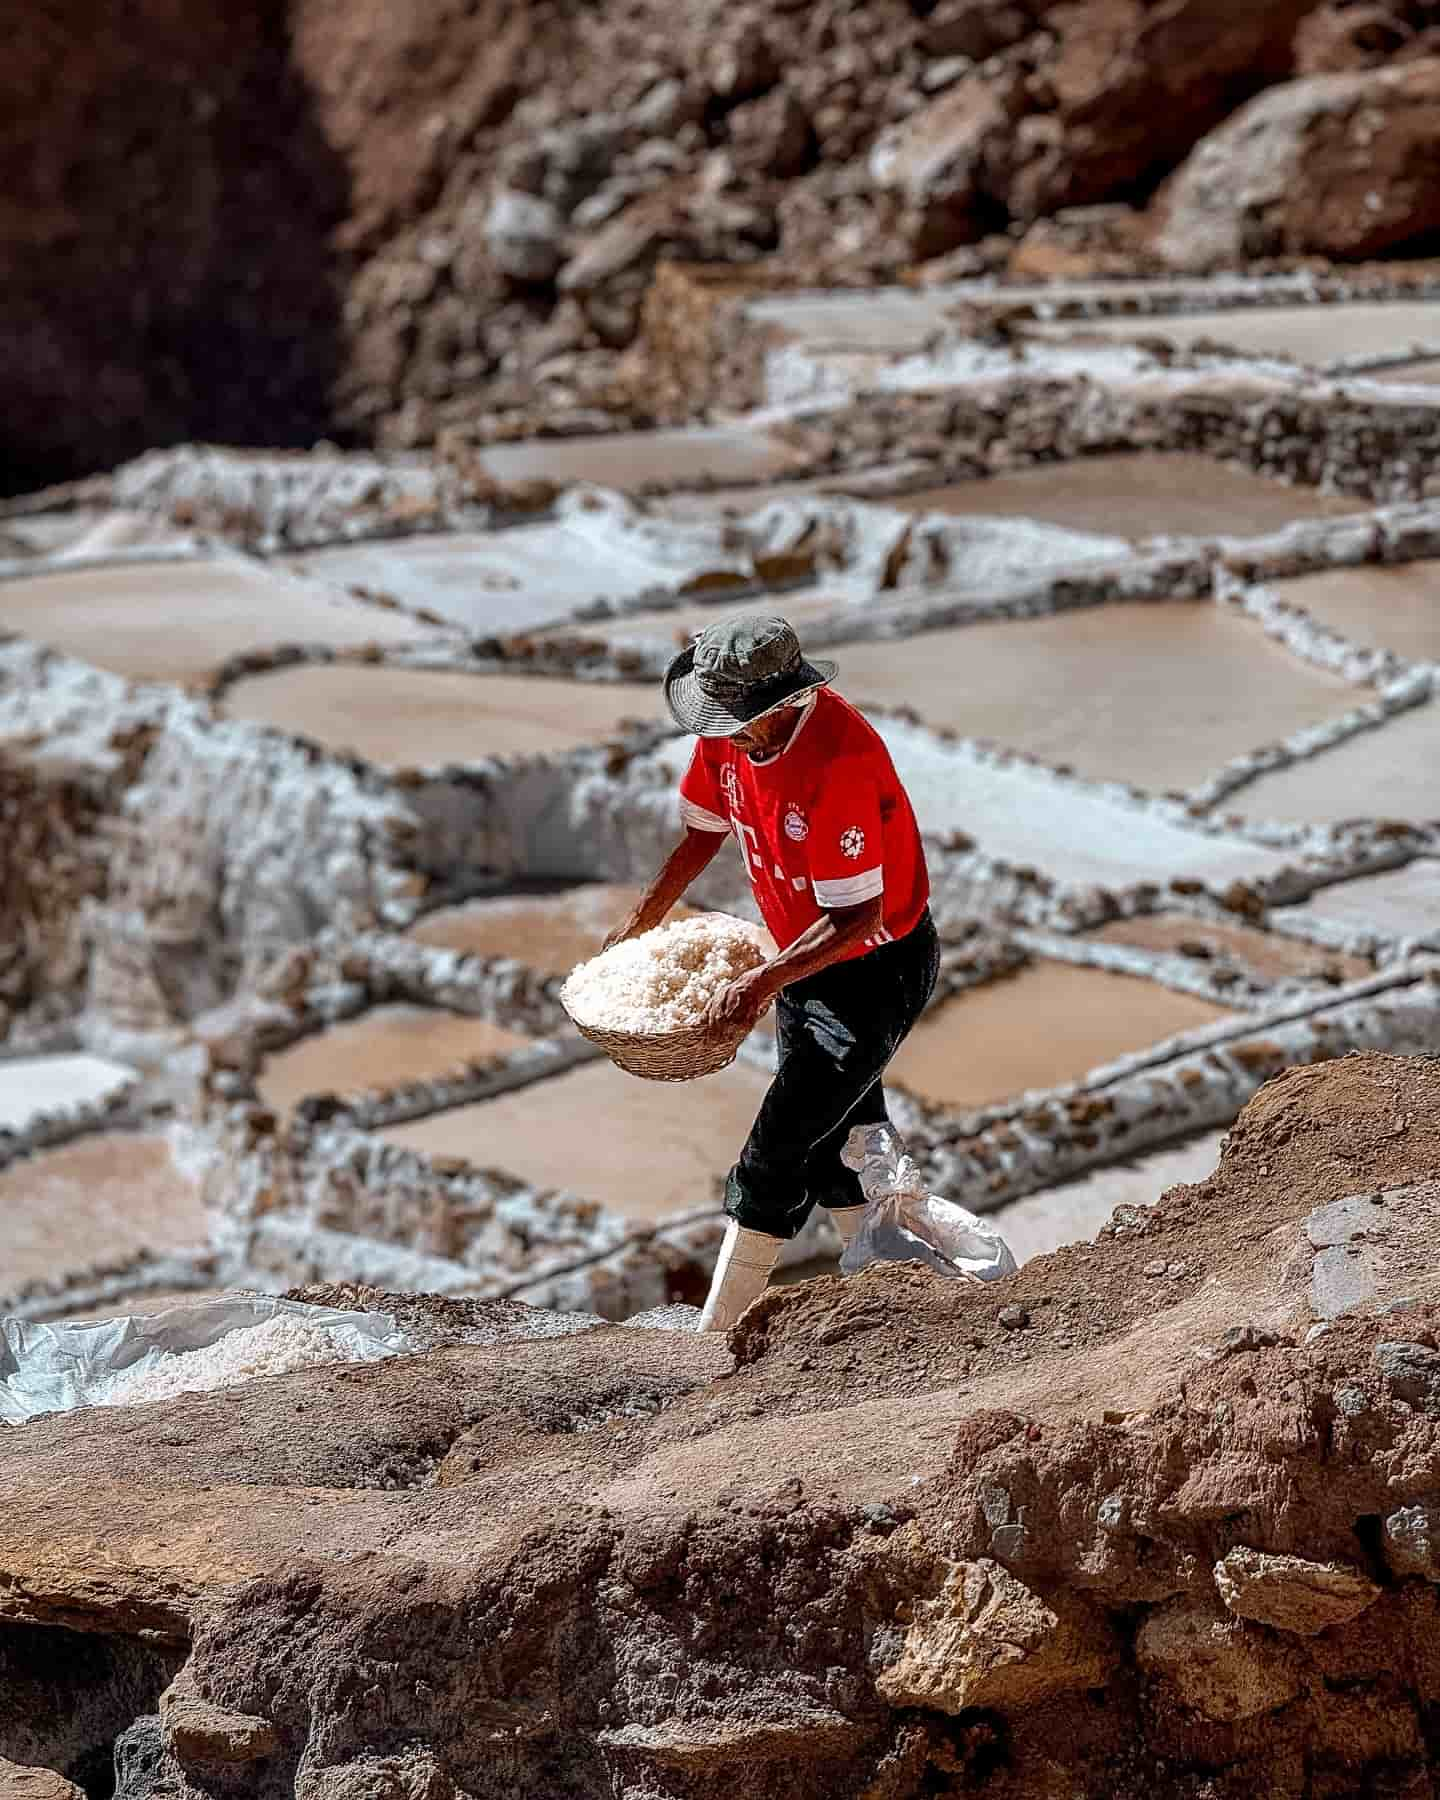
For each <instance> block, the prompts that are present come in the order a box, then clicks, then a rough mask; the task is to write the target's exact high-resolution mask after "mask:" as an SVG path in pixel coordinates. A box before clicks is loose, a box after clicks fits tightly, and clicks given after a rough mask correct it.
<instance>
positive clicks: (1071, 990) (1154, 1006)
mask: <svg viewBox="0 0 1440 1800" xmlns="http://www.w3.org/2000/svg"><path fill="white" fill-rule="evenodd" d="M1233 1016H1234V1015H1233V1014H1232V1013H1229V1012H1227V1011H1225V1010H1224V1009H1223V1008H1221V1007H1218V1006H1211V1005H1210V1004H1209V1002H1208V1001H1205V1000H1197V999H1195V998H1194V997H1193V996H1191V995H1189V994H1179V993H1175V992H1173V991H1172V990H1171V989H1169V988H1164V987H1160V986H1159V985H1158V984H1157V983H1155V982H1150V981H1141V980H1138V979H1136V978H1134V977H1132V976H1128V975H1111V974H1108V973H1107V972H1106V971H1104V970H1101V969H1090V968H1083V967H1079V966H1077V965H1075V964H1071V963H1061V962H1039V963H1032V964H1031V965H1030V966H1029V967H1028V968H1024V969H1021V970H1020V971H1019V973H1018V974H1016V975H1012V976H1006V977H1004V978H1003V979H1001V980H999V981H992V982H987V983H985V985H984V986H982V987H977V988H969V989H967V990H966V991H965V992H964V993H961V994H957V995H955V996H954V997H953V998H952V999H950V1000H946V1001H944V1002H942V1003H941V1004H940V1005H939V1006H936V1007H934V1008H932V1009H931V1011H930V1012H928V1013H927V1014H926V1015H925V1017H924V1018H923V1019H922V1020H921V1021H920V1023H919V1024H918V1025H917V1026H916V1027H915V1029H914V1031H912V1032H911V1034H910V1036H909V1037H908V1038H907V1039H906V1040H905V1042H904V1043H903V1044H902V1045H901V1046H900V1049H899V1051H898V1052H897V1053H896V1056H895V1060H894V1061H893V1062H892V1063H891V1065H890V1079H892V1080H894V1081H897V1082H899V1083H901V1084H902V1085H903V1086H905V1087H907V1088H909V1089H910V1090H911V1091H912V1092H913V1093H916V1094H918V1095H920V1096H921V1098H923V1099H925V1100H929V1101H931V1102H932V1103H934V1104H937V1105H943V1106H946V1107H949V1108H952V1109H954V1108H961V1109H965V1108H972V1107H981V1106H989V1105H992V1104H994V1103H995V1102H997V1101H1001V1100H1009V1099H1012V1098H1014V1097H1016V1096H1018V1095H1020V1094H1024V1093H1028V1092H1029V1091H1030V1090H1031V1089H1032V1088H1049V1087H1055V1086H1057V1085H1059V1084H1060V1083H1061V1082H1067V1081H1076V1080H1078V1079H1079V1078H1080V1077H1081V1076H1082V1075H1084V1074H1086V1073H1087V1072H1088V1071H1089V1070H1091V1069H1094V1068H1098V1067H1099V1066H1101V1065H1102V1064H1104V1063H1108V1062H1111V1061H1113V1060H1114V1059H1115V1058H1116V1057H1118V1056H1123V1055H1125V1054H1127V1053H1128V1052H1130V1051H1134V1050H1143V1049H1145V1048H1146V1047H1147V1046H1148V1045H1150V1044H1154V1043H1158V1042H1159V1041H1160V1039H1162V1038H1167V1037H1172V1036H1174V1035H1175V1034H1176V1033H1177V1032H1181V1031H1193V1030H1196V1029H1197V1028H1198V1027H1200V1026H1202V1025H1213V1024H1216V1023H1218V1022H1219V1021H1220V1020H1222V1019H1228V1018H1232V1017H1233Z"/></svg>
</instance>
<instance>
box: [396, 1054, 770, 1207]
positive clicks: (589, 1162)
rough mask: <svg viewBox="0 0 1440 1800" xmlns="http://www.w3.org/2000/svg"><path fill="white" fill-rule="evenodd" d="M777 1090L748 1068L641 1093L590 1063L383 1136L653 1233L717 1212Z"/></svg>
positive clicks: (606, 1067)
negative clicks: (672, 1220) (723, 1181)
mask: <svg viewBox="0 0 1440 1800" xmlns="http://www.w3.org/2000/svg"><path fill="white" fill-rule="evenodd" d="M769 1084H770V1077H769V1076H768V1075H766V1074H764V1073H763V1072H762V1071H760V1070H758V1069H755V1068H752V1067H751V1066H750V1065H749V1064H747V1063H732V1064H731V1065H730V1067H729V1068H728V1069H723V1070H721V1072H720V1073H719V1074H718V1075H709V1076H706V1077H705V1079H704V1080H702V1081H691V1082H663V1081H639V1080H637V1079H636V1078H635V1077H634V1076H633V1075H626V1074H624V1073H623V1072H622V1071H621V1070H619V1069H617V1068H615V1066H614V1065H613V1064H612V1063H609V1062H595V1063H587V1064H585V1065H583V1066H582V1067H580V1068H576V1069H569V1070H567V1071H566V1072H565V1073H564V1074H563V1075H556V1076H552V1077H551V1078H550V1079H549V1080H547V1081H542V1082H539V1083H537V1084H535V1085H533V1086H531V1087H527V1088H521V1089H519V1090H518V1091H516V1092H514V1093H509V1094H501V1095H498V1096H497V1097H496V1098H495V1099H493V1100H482V1101H478V1102H477V1103H476V1104H475V1105H473V1106H462V1107H457V1108H456V1109H455V1110H454V1111H453V1112H445V1113H437V1114H435V1115H434V1116H433V1117H431V1118H428V1119H417V1120H415V1121H414V1122H413V1123H412V1124H409V1125H397V1126H392V1127H391V1128H389V1129H388V1130H385V1131H382V1132H381V1133H380V1134H379V1135H380V1136H381V1137H383V1138H384V1139H385V1140H386V1142H387V1143H391V1144H401V1145H404V1146H406V1147H407V1148H409V1149H412V1150H421V1151H424V1152H425V1153H426V1154H427V1155H430V1156H460V1157H464V1158H465V1160H466V1161H467V1162H471V1163H474V1164H476V1165H477V1166H480V1167H485V1168H490V1167H497V1168H502V1169H505V1170H506V1171H508V1172H509V1173H510V1174H513V1175H518V1176H519V1177H520V1179H521V1180H522V1181H525V1182H528V1183H531V1184H532V1185H533V1186H535V1187H537V1188H564V1189H568V1190H569V1191H570V1192H571V1193H574V1194H578V1195H580V1196H581V1197H582V1198H584V1199H586V1200H598V1201H599V1202H600V1203H601V1204H602V1205H603V1206H605V1207H607V1208H608V1209H609V1210H610V1211H612V1212H615V1213H618V1214H619V1215H620V1216H621V1217H622V1218H626V1219H633V1220H635V1221H637V1222H650V1221H653V1220H656V1219H661V1218H664V1217H665V1216H666V1215H667V1214H670V1213H677V1212H692V1211H693V1212H703V1211H705V1210H707V1209H708V1208H712V1207H716V1206H718V1205H719V1200H718V1198H717V1190H716V1179H717V1177H723V1176H724V1175H725V1173H726V1171H727V1170H728V1169H729V1168H730V1167H731V1165H732V1164H733V1163H734V1161H735V1158H736V1156H737V1155H738V1154H739V1152H740V1147H741V1145H742V1144H743V1143H744V1141H745V1137H746V1134H747V1133H748V1132H749V1130H750V1126H751V1123H752V1121H753V1120H754V1117H755V1114H756V1112H757V1111H758V1109H759V1106H760V1102H761V1100H762V1099H763V1098H764V1095H765V1091H766V1089H767V1087H768V1086H769Z"/></svg>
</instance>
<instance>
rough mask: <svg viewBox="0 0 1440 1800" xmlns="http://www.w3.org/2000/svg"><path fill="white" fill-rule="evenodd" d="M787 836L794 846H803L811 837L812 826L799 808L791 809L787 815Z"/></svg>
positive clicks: (793, 807)
mask: <svg viewBox="0 0 1440 1800" xmlns="http://www.w3.org/2000/svg"><path fill="white" fill-rule="evenodd" d="M785 835H786V837H788V838H789V839H790V841H791V843H792V844H803V843H804V842H805V840H806V838H807V837H809V835H810V826H809V824H808V822H807V821H806V818H805V815H804V813H803V812H801V810H800V808H799V807H798V806H792V807H790V808H789V810H788V811H787V812H786V814H785Z"/></svg>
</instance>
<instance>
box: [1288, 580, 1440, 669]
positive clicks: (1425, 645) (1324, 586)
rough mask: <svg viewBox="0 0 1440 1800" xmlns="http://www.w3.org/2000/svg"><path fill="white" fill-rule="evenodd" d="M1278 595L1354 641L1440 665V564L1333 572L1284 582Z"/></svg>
mask: <svg viewBox="0 0 1440 1800" xmlns="http://www.w3.org/2000/svg"><path fill="white" fill-rule="evenodd" d="M1275 591H1276V593H1278V594H1279V596H1280V598H1281V599H1282V600H1287V601H1289V602H1290V603H1291V604H1292V605H1295V606H1303V607H1304V608H1305V610H1306V611H1307V612H1309V613H1312V614H1313V615H1314V616H1315V617H1316V618H1317V619H1318V620H1319V621H1320V623H1321V624H1322V625H1328V626H1329V627H1330V629H1331V630H1332V631H1338V632H1339V633H1340V635H1341V637H1344V638H1348V639H1349V640H1350V641H1351V643H1355V644H1364V645H1367V646H1369V647H1371V648H1373V649H1379V650H1393V651H1394V652H1395V653H1396V655H1397V656H1403V657H1406V658H1408V659H1410V660H1412V661H1414V662H1440V562H1414V563H1402V564H1399V565H1398V566H1396V567H1393V568H1379V567H1377V566H1375V565H1374V564H1371V563H1366V564H1364V565H1363V566H1362V567H1360V568H1358V569H1331V570H1328V571H1327V572H1326V573H1325V574H1323V575H1304V576H1301V577H1300V579H1299V580H1297V581H1286V582H1281V583H1279V584H1277V586H1276V589H1275Z"/></svg>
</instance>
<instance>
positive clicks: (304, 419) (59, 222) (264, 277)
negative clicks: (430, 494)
mask: <svg viewBox="0 0 1440 1800" xmlns="http://www.w3.org/2000/svg"><path fill="white" fill-rule="evenodd" d="M0 196H3V198H0V292H3V294H4V304H3V306H0V404H3V407H4V411H5V415H6V420H7V427H6V434H5V436H6V445H7V454H8V455H9V456H10V457H12V458H13V459H14V460H13V462H12V463H11V465H10V466H9V467H8V468H3V469H0V486H6V487H9V488H15V487H18V486H22V485H26V484H31V485H34V484H37V483H38V482H39V481H40V480H41V479H43V478H47V477H50V478H61V477H64V476H67V475H71V474H76V473H81V472H86V471H88V470H90V469H93V468H96V467H101V466H106V465H109V464H110V463H113V462H115V461H116V460H118V459H120V458H122V457H124V456H127V455H130V454H133V453H134V452H136V451H138V450H140V449H143V448H144V447H145V446H147V445H149V444H153V443H157V442H165V441H168V440H174V439H178V438H185V437H200V438H209V439H216V438H220V439H231V440H235V441H240V442H250V443H257V442H269V443H281V444H284V443H308V442H310V441H311V440H312V439H313V438H314V437H315V436H316V435H317V433H320V432H322V431H323V428H324V426H325V423H326V421H327V419H328V418H329V416H330V390H331V386H332V383H333V381H334V378H335V373H336V370H337V367H338V365H339V361H340V347H339V341H338V332H339V306H340V288H339V285H338V283H337V281H336V280H334V279H333V278H332V267H331V259H330V254H329V250H328V247H327V246H328V239H329V234H330V233H331V231H332V230H333V229H334V227H335V226H336V225H337V224H338V223H339V222H340V221H341V220H342V219H344V218H345V216H346V214H347V211H348V209H349V205H350V200H349V181H348V176H347V172H346V169H345V166H344V164H343V162H342V161H341V159H340V157H339V156H338V155H337V154H336V152H335V151H334V149H333V148H332V147H331V146H330V145H329V144H328V143H327V142H326V141H325V138H324V136H323V134H322V132H321V130H320V128H319V126H318V124H317V123H316V120H315V116H314V109H313V106H312V104H311V101H310V98H309V96H308V95H307V93H306V90H305V86H304V83H303V81H302V80H301V79H300V78H299V77H298V76H297V74H296V72H295V70H294V68H293V65H292V63H291V61H290V55H289V45H288V38H287V8H286V6H285V4H284V0H236V3H235V4H233V5H226V6H224V7H210V6H196V5H188V4H186V3H185V0H137V3H136V4H134V5H130V6H125V7H113V6H106V5H103V4H95V3H94V0H57V4H55V5H52V6H47V7H45V8H44V9H43V10H42V11H40V12H37V14H36V15H35V17H34V18H33V19H32V20H30V21H29V22H28V24H27V28H26V29H25V30H24V31H20V32H17V33H16V34H15V39H14V42H13V43H12V44H11V46H10V52H9V54H8V55H7V56H6V58H5V62H4V67H3V69H0Z"/></svg>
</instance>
